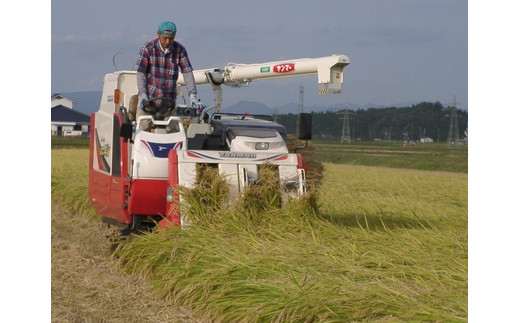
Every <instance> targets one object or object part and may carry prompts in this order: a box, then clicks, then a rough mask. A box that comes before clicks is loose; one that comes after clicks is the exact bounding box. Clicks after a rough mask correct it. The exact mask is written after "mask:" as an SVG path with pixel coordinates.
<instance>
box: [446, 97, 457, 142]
mask: <svg viewBox="0 0 520 323" xmlns="http://www.w3.org/2000/svg"><path fill="white" fill-rule="evenodd" d="M451 105H452V106H451V115H450V132H449V133H448V145H453V144H458V142H459V123H458V121H457V101H456V100H455V96H454V97H453V102H452V104H451Z"/></svg>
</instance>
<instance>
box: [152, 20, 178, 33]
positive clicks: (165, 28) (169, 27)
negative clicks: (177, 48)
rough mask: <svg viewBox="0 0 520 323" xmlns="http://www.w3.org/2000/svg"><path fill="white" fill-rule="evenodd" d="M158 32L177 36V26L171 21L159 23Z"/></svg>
mask: <svg viewBox="0 0 520 323" xmlns="http://www.w3.org/2000/svg"><path fill="white" fill-rule="evenodd" d="M157 32H158V33H159V34H163V35H165V36H175V33H176V32H177V26H175V24H174V23H173V22H171V21H164V22H161V24H160V25H159V28H158V29H157Z"/></svg>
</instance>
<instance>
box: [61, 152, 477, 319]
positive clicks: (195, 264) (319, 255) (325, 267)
mask: <svg viewBox="0 0 520 323" xmlns="http://www.w3.org/2000/svg"><path fill="white" fill-rule="evenodd" d="M343 146H345V145H341V147H335V144H316V145H315V149H316V152H317V154H318V155H319V156H322V158H323V160H325V164H324V165H325V171H324V178H323V182H322V185H321V187H320V189H319V202H320V216H321V219H316V220H312V222H308V224H306V225H304V226H303V227H295V225H296V222H293V224H292V225H290V226H287V227H285V225H286V224H287V223H283V222H282V223H280V224H279V226H280V227H281V229H282V230H284V231H283V232H282V233H280V232H279V231H276V230H270V231H269V232H267V233H264V234H263V235H261V234H259V233H257V234H256V238H252V240H248V239H249V238H251V234H249V233H248V232H250V231H248V230H244V231H242V230H239V231H236V232H234V235H235V234H236V237H237V239H238V240H237V239H229V238H226V235H224V236H222V235H220V233H218V232H216V231H211V230H210V229H204V228H203V229H201V230H204V231H201V232H202V233H203V234H201V235H200V236H196V237H192V238H191V239H182V238H174V239H177V240H175V243H177V244H178V245H177V246H176V247H174V249H175V248H181V249H182V250H185V252H184V253H180V254H179V256H178V257H176V258H174V259H170V260H168V261H167V262H166V263H155V264H154V263H153V262H152V261H155V260H153V259H148V258H147V257H144V256H143V257H142V259H139V260H136V262H135V263H134V264H133V266H134V268H135V269H134V270H133V271H132V270H131V271H122V270H119V269H118V268H121V266H122V264H121V262H119V261H117V260H116V259H114V258H113V257H112V255H111V253H110V247H111V241H110V239H109V238H107V237H108V236H110V234H111V233H112V232H113V231H111V230H110V229H108V228H107V227H106V226H105V225H103V224H102V223H101V222H100V221H99V219H98V218H97V217H96V215H95V214H94V213H93V211H92V209H91V208H90V207H89V205H88V198H87V189H88V178H87V167H88V160H87V159H88V149H84V148H80V149H53V150H52V183H51V185H52V204H53V207H52V319H53V322H70V321H103V320H106V321H110V322H130V321H140V322H158V321H159V322H165V321H168V322H197V321H198V320H199V321H205V320H204V319H203V318H204V313H212V317H213V318H220V319H222V320H223V321H226V319H225V318H232V317H235V318H236V317H241V318H242V319H243V320H244V321H250V320H248V319H251V318H254V317H255V315H264V316H262V317H263V318H264V319H266V318H270V319H273V318H275V317H276V315H282V314H283V315H286V316H285V317H286V318H291V317H292V318H293V321H299V320H301V321H304V320H305V318H309V317H314V318H315V319H318V321H319V320H320V319H329V320H339V321H345V320H347V321H399V322H406V321H424V320H426V321H460V322H464V321H467V315H468V313H467V301H468V295H467V288H468V285H467V284H468V280H467V274H468V267H467V249H468V245H467V242H468V236H467V235H468V231H467V221H468V214H467V212H468V205H467V180H468V179H467V174H466V172H467V148H463V149H458V150H455V149H451V150H450V149H443V147H437V149H435V147H434V146H428V147H422V146H418V145H417V146H413V147H402V146H398V145H395V146H392V147H388V146H386V147H385V146H377V147H374V145H371V144H368V145H361V144H357V145H352V146H347V147H343ZM425 146H426V145H425ZM430 147H431V148H430ZM445 148H447V147H445ZM355 154H356V155H357V157H355V158H354V157H353V156H351V155H355ZM380 155H387V156H388V157H389V158H387V159H385V158H380V157H381V156H380ZM415 156H422V157H427V158H425V159H429V160H430V159H435V160H436V161H437V164H439V163H441V164H442V165H441V166H438V165H437V164H435V163H433V164H430V163H429V160H428V161H425V162H424V163H423V164H427V165H421V164H420V162H418V160H417V159H416V157H415ZM419 159H423V158H419ZM385 160H387V161H388V164H385V163H384V162H385ZM399 160H400V161H401V163H398V161H399ZM443 160H451V162H443ZM362 163H366V164H368V165H374V164H375V165H379V166H383V167H373V166H363V165H360V164H362ZM434 164H435V165H434ZM403 166H404V168H403ZM396 168H400V169H396ZM412 168H419V169H427V171H424V170H414V169H412ZM437 170H440V171H437ZM286 216H288V217H293V216H294V214H293V215H291V214H288V215H286ZM273 221H274V220H273ZM298 221H299V220H298ZM314 221H315V222H314ZM306 223H307V222H306ZM294 230H296V231H294ZM193 232H194V233H193V234H195V233H196V232H197V231H196V230H193ZM205 237H206V238H205ZM207 237H209V238H210V239H207ZM262 237H263V238H262ZM195 238H196V239H198V240H196V241H197V242H198V243H197V245H196V246H195V245H193V243H194V241H195ZM211 238H214V239H211ZM146 239H152V240H149V241H153V239H160V236H159V235H156V236H153V235H150V236H149V237H148V235H147V236H146V237H145V238H143V240H142V242H143V243H145V242H146V241H147V240H146ZM140 240H141V239H137V241H136V242H135V244H133V243H131V244H129V250H130V251H131V250H132V248H140V249H138V250H141V252H142V254H143V255H145V254H146V253H147V252H150V254H155V255H157V254H158V252H157V250H156V249H154V248H155V247H157V248H163V247H164V246H165V245H166V246H168V244H169V243H170V242H173V238H172V239H166V240H165V241H157V243H156V244H155V246H154V245H153V244H154V243H152V244H150V243H147V244H146V245H145V246H144V247H143V246H139V243H140ZM163 240H164V239H163ZM216 242H218V243H219V244H218V245H217V246H214V245H215V243H216ZM244 242H247V243H246V245H249V246H250V247H251V246H253V247H254V248H253V249H251V248H248V250H249V251H246V252H245V251H243V250H242V249H240V248H241V246H242V245H244ZM167 248H172V247H171V246H169V247H167ZM212 248H214V249H212ZM148 249H149V250H148ZM134 250H135V249H134ZM167 250H168V249H166V251H167ZM172 250H173V249H172ZM190 250H195V251H197V250H198V251H197V253H196V254H191V253H190ZM163 251H164V250H163ZM227 251H229V252H232V251H235V252H232V253H229V252H227ZM161 252H162V251H161V250H159V253H161ZM167 252H168V251H167ZM172 252H173V251H172ZM133 254H135V253H133ZM246 254H247V255H248V256H247V257H246V256H245V255H246ZM123 255H124V254H123ZM205 255H216V257H210V258H207V257H206V256H205ZM298 255H300V256H298ZM253 256H254V257H253ZM183 257H187V258H183ZM152 258H153V257H152ZM126 259H128V258H126ZM190 259H191V260H190ZM222 259H227V261H222ZM245 259H248V260H247V262H245V263H244V261H246V260H245ZM255 259H256V260H258V261H259V262H255ZM176 261H177V263H176ZM186 261H187V262H186ZM187 263H191V266H192V268H193V270H194V271H193V272H191V273H190V271H186V269H183V270H181V271H175V272H171V271H168V270H167V271H166V272H165V271H164V269H165V268H172V266H179V265H181V266H182V264H187ZM205 263H206V264H211V268H205V267H204V264H205ZM230 263H231V264H230ZM240 264H242V265H240ZM130 265H131V266H132V263H130ZM239 265H240V267H237V266H239ZM139 266H141V268H144V270H139ZM200 266H202V267H200ZM151 268H156V269H151ZM173 268H176V267H173ZM177 268H179V267H177ZM186 268H188V267H186ZM217 269H218V270H217ZM170 270H171V269H170ZM206 270H208V271H206ZM249 270H253V272H251V271H249ZM280 272H281V273H283V275H279V274H280ZM219 273H220V274H219ZM224 273H227V275H231V276H229V278H227V280H226V279H225V277H226V276H225V275H226V274H224ZM232 273H234V274H232ZM260 273H262V274H260ZM181 274H183V275H188V274H189V275H190V279H188V278H187V277H186V276H184V279H179V277H180V276H176V275H181ZM217 274H218V275H217ZM238 274H243V275H245V276H244V277H245V278H244V277H238V276H237V275H238ZM164 275H168V276H167V277H169V278H168V279H167V280H165V279H166V276H164ZM259 275H260V276H259ZM271 275H273V276H271ZM181 276H182V275H181ZM221 276H222V277H221ZM233 277H236V280H233V279H232V278H233ZM255 277H257V278H260V280H255V279H256V278H255ZM288 277H293V279H294V281H292V280H289V281H287V278H288ZM177 279H178V280H177ZM220 279H224V280H220ZM255 281H256V283H254V282H255ZM165 282H168V283H165ZM183 283H186V284H191V285H190V286H184V288H183V289H182V290H183V291H188V290H189V291H191V293H192V294H190V295H188V297H187V296H185V295H184V296H183V294H182V293H180V295H179V293H177V294H176V293H175V292H172V291H171V290H170V289H168V286H171V284H174V285H175V284H177V285H178V287H179V288H180V287H182V286H183V285H182V284H183ZM199 283H203V284H202V286H198V284H199ZM222 284H224V285H222ZM234 284H236V286H235V285H234ZM255 284H256V285H255ZM280 284H281V285H280ZM218 286H221V287H223V286H227V288H238V289H237V290H236V291H237V292H235V293H230V294H229V295H227V294H214V293H211V292H209V294H208V291H211V290H214V291H216V292H218V290H219V287H218ZM240 286H248V289H250V288H259V289H258V290H256V291H255V292H254V294H252V295H248V294H247V293H246V292H247V290H242V289H240ZM255 286H256V287H255ZM165 287H166V288H165ZM197 288H200V289H197ZM198 292H200V294H197V293H198ZM242 292H243V294H242ZM201 295H206V296H204V297H205V298H204V297H202V300H204V299H205V301H203V304H202V305H201V303H200V301H199V302H193V303H192V305H194V306H190V299H192V300H194V299H196V298H197V297H201ZM240 295H242V296H240ZM183 297H184V298H183ZM233 297H235V298H233ZM241 297H242V298H241ZM262 299H264V300H265V303H264V305H263V306H262V303H261V301H260V300H262ZM272 299H274V300H278V301H277V302H274V303H273V302H270V301H269V300H272ZM248 300H249V301H248ZM255 300H259V301H260V303H255ZM284 301H286V302H288V303H283V302H284ZM172 302H175V304H176V305H172ZM183 304H184V305H183ZM280 304H283V306H285V307H282V308H280V307H279V306H281V305H280ZM277 306H278V307H277ZM306 311H308V312H306ZM201 313H202V314H201ZM255 313H256V314H255ZM262 313H263V314H262ZM273 313H274V314H273ZM276 313H277V314H276ZM280 313H282V314H280ZM298 313H299V314H298ZM291 315H292V316H291ZM282 317H283V316H282ZM270 319H266V320H267V321H269V320H270ZM206 321H207V320H206ZM253 321H254V320H253ZM287 321H291V320H290V319H288V320H287Z"/></svg>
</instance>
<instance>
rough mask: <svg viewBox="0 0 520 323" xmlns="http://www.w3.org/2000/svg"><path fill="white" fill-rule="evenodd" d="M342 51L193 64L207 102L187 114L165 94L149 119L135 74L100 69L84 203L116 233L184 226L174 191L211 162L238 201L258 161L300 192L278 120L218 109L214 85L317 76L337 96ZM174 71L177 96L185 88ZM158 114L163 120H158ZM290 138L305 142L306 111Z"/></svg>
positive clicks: (298, 168)
mask: <svg viewBox="0 0 520 323" xmlns="http://www.w3.org/2000/svg"><path fill="white" fill-rule="evenodd" d="M349 63H350V61H349V59H348V57H347V56H345V55H333V56H328V57H322V58H307V59H296V60H290V61H278V62H269V63H263V64H243V65H236V64H234V65H228V66H226V67H224V68H212V69H205V70H196V71H194V72H193V74H194V77H195V83H196V84H197V85H200V84H209V85H210V86H211V88H212V90H213V93H214V104H213V105H212V106H210V107H206V108H204V109H203V110H194V109H192V108H190V107H189V106H186V105H184V104H179V103H178V104H174V102H168V100H167V99H164V98H154V99H152V100H161V102H162V103H163V104H161V105H160V106H161V109H160V110H154V109H153V105H147V104H145V109H149V110H148V111H147V112H149V114H148V115H145V116H140V117H138V118H137V117H136V112H137V109H139V107H138V106H137V105H138V103H137V102H138V96H137V76H136V72H135V71H116V72H113V73H109V74H106V75H105V78H104V84H103V92H102V97H101V102H100V107H99V110H98V111H97V112H95V113H92V115H91V137H90V159H89V199H90V202H91V204H92V205H93V207H94V210H95V211H96V212H97V213H98V214H99V215H101V217H102V218H103V220H104V221H105V222H108V223H113V224H117V225H120V226H123V227H124V230H123V231H122V234H127V233H131V232H133V231H135V230H139V229H141V227H142V226H144V225H148V224H150V225H153V224H155V223H159V226H160V227H165V226H168V225H171V224H173V225H182V224H183V223H188V219H186V218H185V217H184V216H183V215H182V214H181V212H180V211H179V210H180V208H179V205H178V204H179V203H182V199H179V197H178V188H179V187H181V186H182V187H187V188H191V187H193V186H194V185H195V179H196V174H197V167H198V166H200V165H204V167H215V168H217V169H218V173H219V174H220V175H222V176H223V177H224V178H225V179H226V181H227V182H228V184H229V187H230V195H229V198H230V199H237V198H238V197H239V196H240V195H241V194H242V193H243V192H244V191H245V189H246V188H247V187H248V186H249V185H254V183H256V182H257V180H258V169H259V166H260V165H262V164H265V163H269V164H271V165H274V166H275V167H276V169H277V174H278V180H279V183H280V187H281V188H282V190H283V191H284V192H285V194H286V195H292V196H301V195H304V194H305V193H306V181H305V169H304V165H303V164H304V163H303V160H302V158H301V155H300V154H297V153H291V152H289V151H288V149H287V145H286V143H285V140H286V139H287V131H286V129H285V127H284V126H282V125H280V124H277V123H275V122H272V121H269V120H266V118H265V116H264V117H262V116H250V115H243V114H242V115H236V114H226V113H223V112H221V104H222V85H226V86H232V87H240V86H242V85H244V84H248V83H250V82H252V81H253V80H257V79H269V78H279V77H290V76H302V75H309V74H318V91H319V93H332V94H336V93H340V92H341V85H342V82H343V68H344V67H345V66H347V65H348V64H349ZM184 85H185V84H184V79H183V77H182V75H180V76H179V79H178V84H177V86H178V87H179V89H178V90H179V91H178V93H182V86H184ZM165 115H167V117H164V116H165ZM299 120H300V121H299V125H300V129H299V130H298V137H299V138H300V139H301V140H309V139H311V118H310V114H303V115H300V119H299Z"/></svg>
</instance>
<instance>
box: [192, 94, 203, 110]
mask: <svg viewBox="0 0 520 323" xmlns="http://www.w3.org/2000/svg"><path fill="white" fill-rule="evenodd" d="M190 105H191V108H192V109H195V110H197V111H201V110H203V109H204V108H205V107H206V105H204V103H202V102H200V100H199V99H197V96H196V95H195V94H190Z"/></svg>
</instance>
